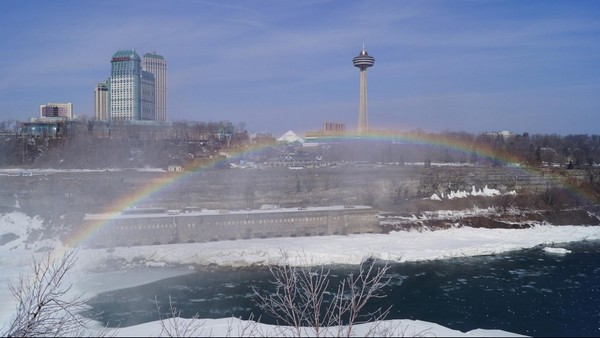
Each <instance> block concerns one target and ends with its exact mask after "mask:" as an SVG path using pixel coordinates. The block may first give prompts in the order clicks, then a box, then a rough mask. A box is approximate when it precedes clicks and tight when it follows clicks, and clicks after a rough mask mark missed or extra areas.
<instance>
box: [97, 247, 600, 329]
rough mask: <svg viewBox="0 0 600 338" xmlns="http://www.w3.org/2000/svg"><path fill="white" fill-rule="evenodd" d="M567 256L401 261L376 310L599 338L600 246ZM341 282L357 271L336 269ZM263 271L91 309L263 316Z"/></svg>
mask: <svg viewBox="0 0 600 338" xmlns="http://www.w3.org/2000/svg"><path fill="white" fill-rule="evenodd" d="M560 247H563V248H567V249H569V250H572V253H568V254H566V255H557V254H551V253H546V252H544V251H543V250H542V247H537V248H533V249H528V250H522V251H515V252H509V253H506V254H502V255H496V256H483V257H469V258H456V259H448V260H440V261H431V262H419V263H396V264H393V265H392V266H391V269H390V270H389V277H391V282H390V284H389V286H388V287H386V289H385V290H383V291H384V292H385V294H386V295H387V296H386V297H385V298H383V299H378V300H376V302H375V303H373V304H371V309H375V308H378V307H384V308H385V307H388V306H390V305H391V306H392V310H391V312H390V315H389V316H388V319H392V318H397V319H403V318H406V319H419V320H424V321H430V322H435V323H438V324H441V325H444V326H447V327H450V328H452V329H457V330H461V331H468V330H472V329H475V328H487V329H502V330H506V331H510V332H515V333H520V334H525V335H533V336H599V335H600V241H583V242H577V243H570V244H564V245H560ZM330 268H331V269H332V278H333V279H334V280H333V281H332V284H335V281H336V279H337V280H339V278H341V277H344V276H346V275H347V274H348V273H355V272H356V267H351V266H331V267H330ZM269 278H270V274H269V272H268V271H264V270H252V271H250V270H243V271H235V272H232V271H230V272H226V271H216V272H197V273H193V274H189V275H185V276H180V277H175V278H170V279H165V280H162V281H158V282H156V283H151V284H147V285H142V286H138V287H134V288H129V289H123V290H117V291H112V292H106V293H103V294H100V295H98V296H97V297H95V298H94V299H93V300H92V302H91V303H90V304H91V305H92V306H93V311H95V312H97V311H104V313H103V314H102V315H101V316H99V317H96V318H97V319H99V320H102V321H103V322H104V323H105V324H108V325H109V326H117V325H120V326H121V327H124V326H129V325H134V324H138V323H142V322H147V321H155V320H157V319H158V311H157V301H158V303H159V304H160V306H161V310H162V312H164V311H165V310H166V309H168V297H169V295H170V296H171V299H172V302H173V304H174V305H175V306H176V307H177V308H178V309H179V310H181V311H182V316H184V317H191V316H192V315H194V314H195V313H198V314H199V317H200V318H223V317H231V316H236V317H242V318H248V316H249V315H250V314H251V313H254V314H255V315H257V314H261V315H262V319H261V321H262V322H267V323H268V322H273V319H272V318H269V317H268V316H265V315H264V314H262V313H261V312H260V309H259V308H258V307H257V306H256V304H255V302H254V297H253V291H252V287H255V288H258V289H261V290H270V289H272V286H271V284H270V283H269V282H268V280H269Z"/></svg>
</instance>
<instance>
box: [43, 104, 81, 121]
mask: <svg viewBox="0 0 600 338" xmlns="http://www.w3.org/2000/svg"><path fill="white" fill-rule="evenodd" d="M40 117H64V118H67V119H72V118H73V104H72V103H70V102H69V103H48V104H44V105H40Z"/></svg>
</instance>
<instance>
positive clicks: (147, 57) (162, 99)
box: [142, 52, 167, 122]
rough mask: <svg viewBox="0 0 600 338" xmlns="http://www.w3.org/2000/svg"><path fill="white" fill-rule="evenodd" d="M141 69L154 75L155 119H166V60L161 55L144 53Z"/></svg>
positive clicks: (163, 120)
mask: <svg viewBox="0 0 600 338" xmlns="http://www.w3.org/2000/svg"><path fill="white" fill-rule="evenodd" d="M142 69H143V70H145V71H147V72H150V73H152V74H153V75H154V84H155V87H154V88H155V95H154V97H155V107H156V121H160V122H165V121H167V61H166V60H165V58H164V57H163V56H162V55H158V54H156V52H153V53H146V54H144V57H143V58H142Z"/></svg>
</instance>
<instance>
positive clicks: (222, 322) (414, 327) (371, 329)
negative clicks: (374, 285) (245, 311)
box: [108, 318, 523, 337]
mask: <svg viewBox="0 0 600 338" xmlns="http://www.w3.org/2000/svg"><path fill="white" fill-rule="evenodd" d="M171 321H172V322H173V320H171ZM176 321H177V323H178V324H179V327H185V326H186V325H190V324H191V325H190V326H192V327H193V326H194V325H196V324H195V323H194V322H193V319H184V318H177V319H176ZM197 323H198V324H199V327H198V329H197V331H196V332H195V333H196V334H195V336H201V337H202V336H204V337H207V336H212V337H239V336H241V335H244V336H251V337H292V336H294V332H293V331H291V329H290V328H286V327H280V326H275V325H267V324H259V323H256V322H253V321H246V320H241V319H237V318H222V319H198V320H197ZM182 324H183V325H182ZM166 326H167V327H169V323H166ZM388 330H393V332H396V335H395V336H399V337H422V336H425V337H523V336H521V335H517V334H513V333H510V332H506V331H501V330H483V329H476V330H472V331H468V332H461V331H458V330H452V329H449V328H447V327H444V326H441V325H438V324H433V323H429V322H424V321H420V320H409V319H403V320H388V321H385V322H379V323H376V326H374V325H373V324H360V325H356V326H355V327H354V331H353V332H354V336H356V337H365V336H375V337H377V336H388V335H389V334H390V331H388ZM160 332H161V325H160V322H158V321H156V322H151V323H144V324H140V325H135V326H130V327H126V328H121V329H117V330H111V331H109V332H108V336H113V335H114V336H117V337H156V336H157V335H158V333H160ZM322 333H323V332H322ZM337 333H338V332H337V328H333V329H330V335H323V336H332V337H336V336H338V334H337ZM302 336H305V337H311V336H315V333H314V332H313V331H312V330H311V329H305V330H304V334H303V335H302Z"/></svg>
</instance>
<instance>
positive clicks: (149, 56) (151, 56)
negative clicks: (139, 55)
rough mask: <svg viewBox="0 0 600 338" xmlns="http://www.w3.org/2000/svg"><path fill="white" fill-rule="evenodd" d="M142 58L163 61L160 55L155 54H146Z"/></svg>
mask: <svg viewBox="0 0 600 338" xmlns="http://www.w3.org/2000/svg"><path fill="white" fill-rule="evenodd" d="M144 57H145V58H152V59H159V60H164V59H165V58H164V57H163V56H162V55H158V54H156V52H152V53H146V54H144Z"/></svg>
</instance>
